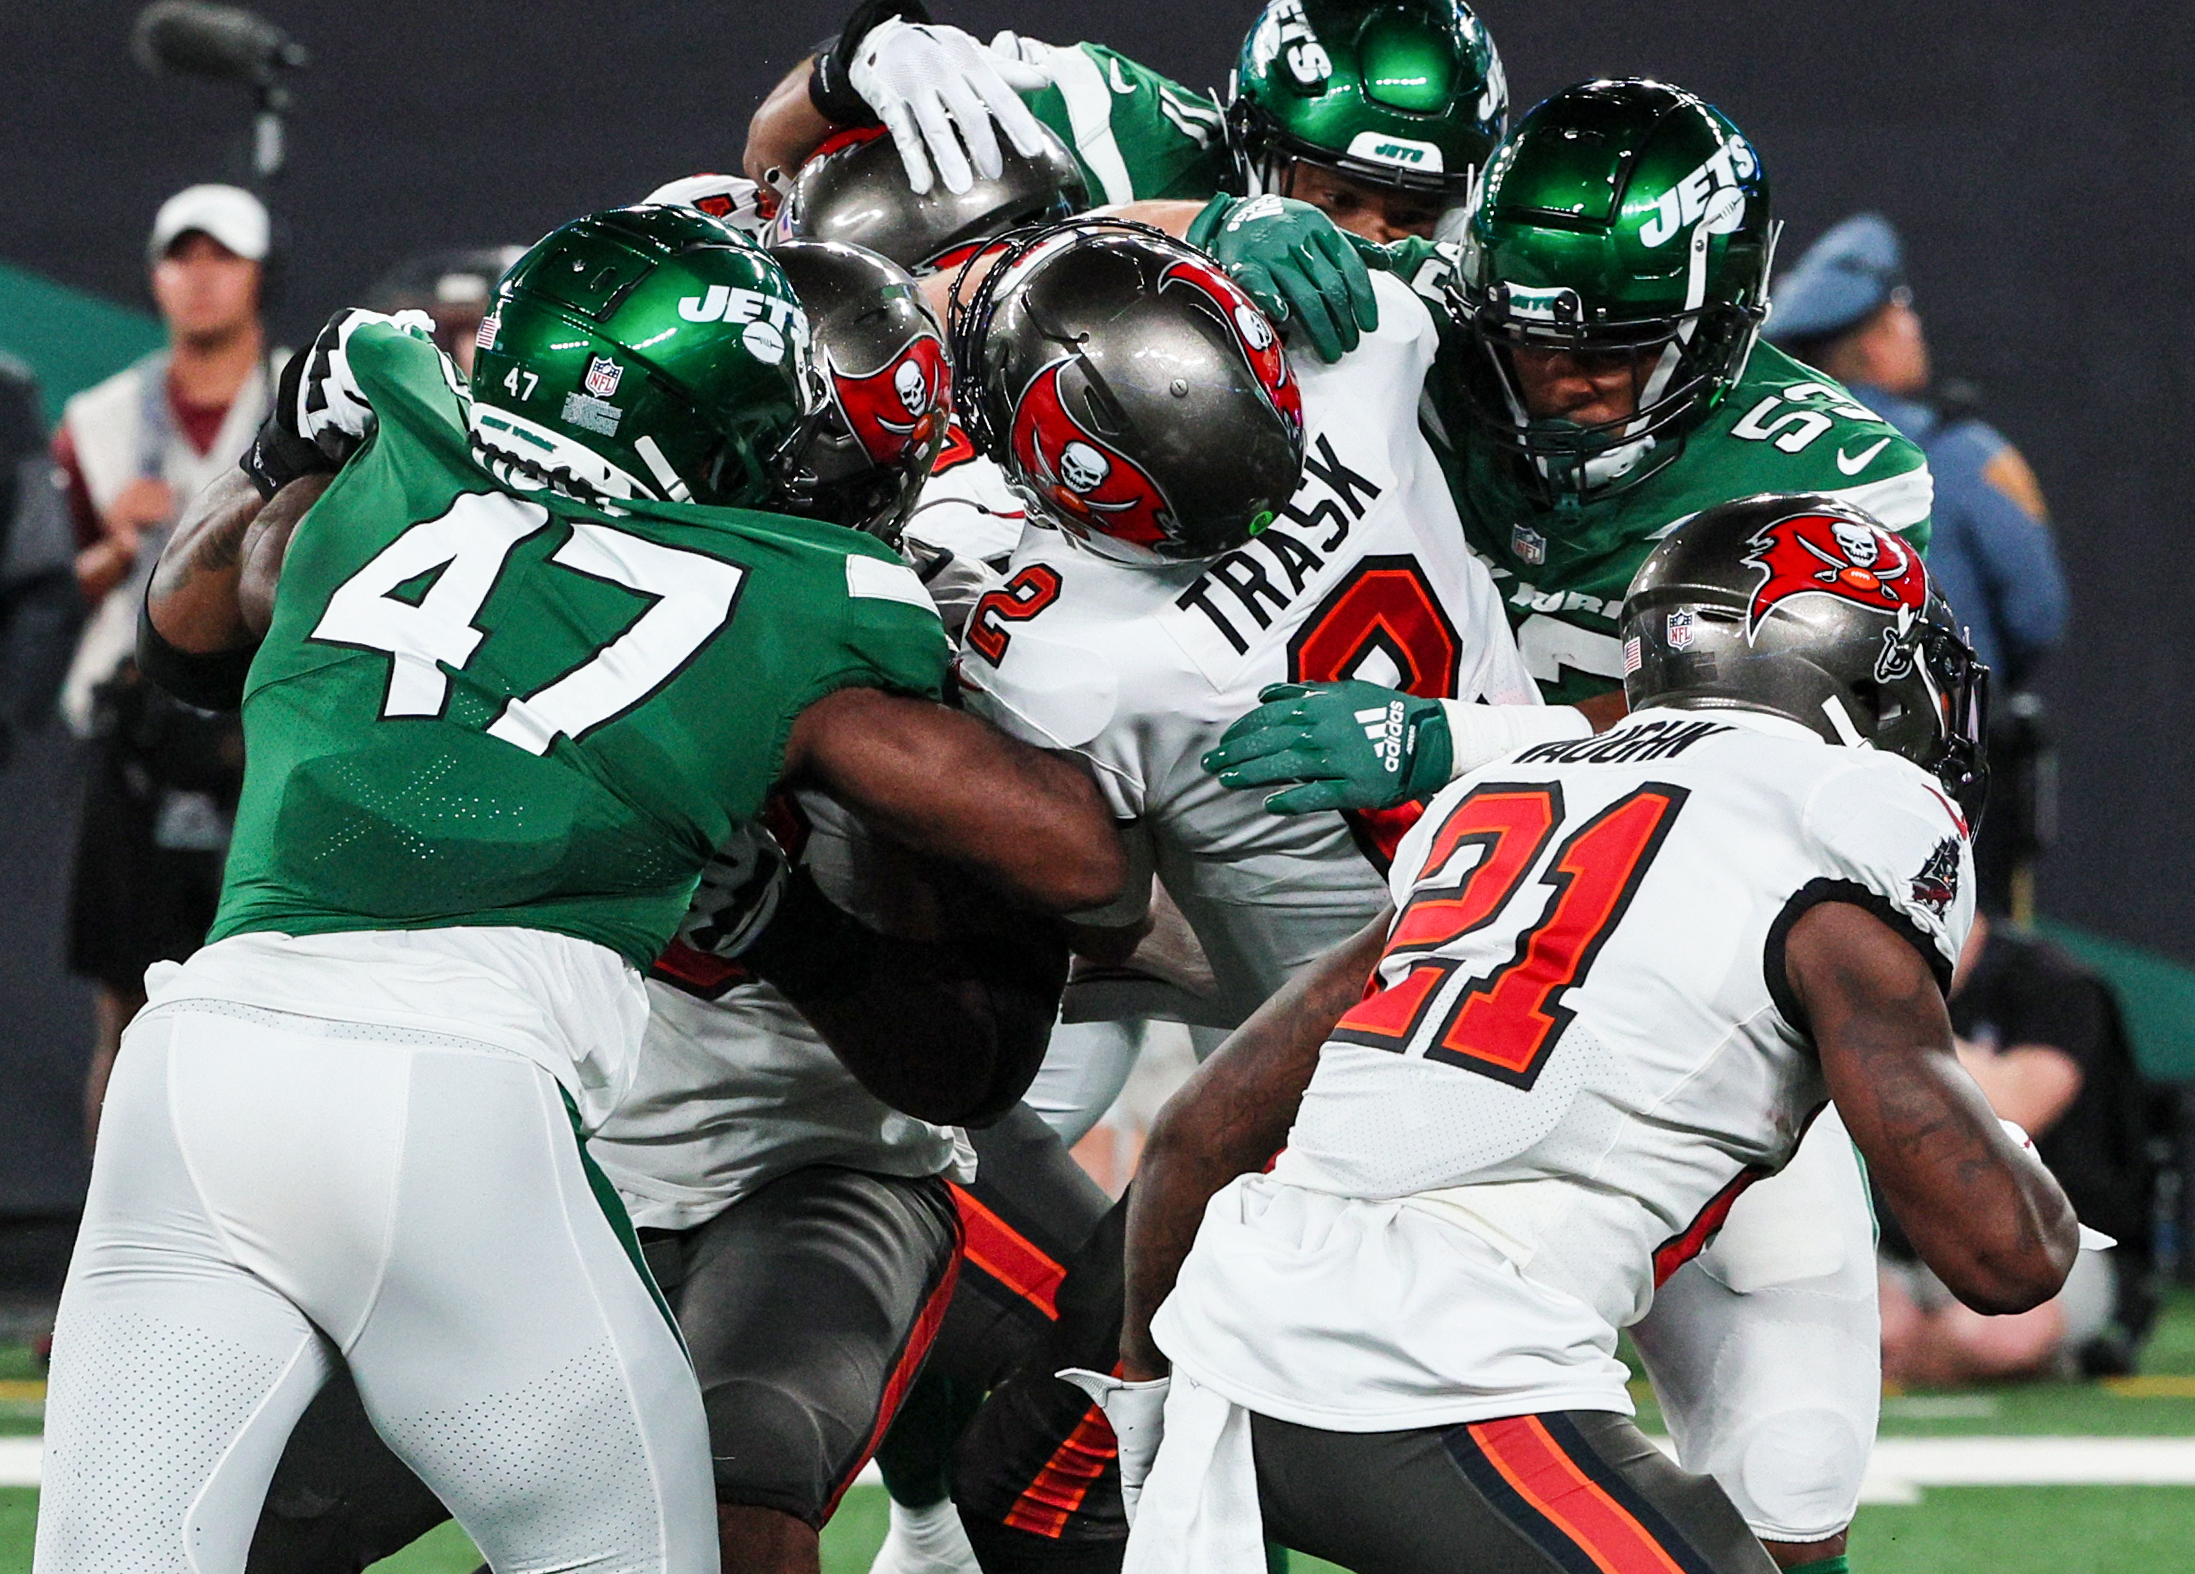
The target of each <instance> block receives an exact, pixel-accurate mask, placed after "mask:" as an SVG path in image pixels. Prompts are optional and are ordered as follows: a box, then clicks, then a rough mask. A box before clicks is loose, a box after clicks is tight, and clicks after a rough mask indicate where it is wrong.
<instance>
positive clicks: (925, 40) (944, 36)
mask: <svg viewBox="0 0 2195 1574" xmlns="http://www.w3.org/2000/svg"><path fill="white" fill-rule="evenodd" d="M846 81H847V84H848V85H849V86H851V87H852V88H853V90H854V91H855V92H856V93H859V94H860V95H861V96H862V98H863V99H864V100H866V101H867V103H868V105H869V107H870V108H871V109H873V110H875V111H876V116H877V119H879V120H881V121H883V122H884V125H885V127H886V129H888V130H889V131H890V132H891V133H892V140H893V141H894V142H896V143H897V144H898V145H899V157H900V161H901V162H902V163H904V164H905V165H906V166H907V183H908V184H909V185H910V186H911V187H913V188H914V191H915V194H916V195H917V196H920V195H922V194H923V193H924V192H926V191H928V190H929V189H930V181H931V175H930V163H931V160H933V159H934V160H936V162H937V173H938V174H939V175H941V176H943V177H944V180H945V189H946V190H947V191H950V192H955V193H958V192H963V191H966V190H967V189H968V188H969V187H970V186H972V185H974V184H975V176H976V174H977V173H980V174H981V175H982V176H983V178H984V179H986V180H995V179H996V178H997V177H998V173H999V171H1000V169H1001V168H1003V167H1004V166H1003V164H1002V161H1001V159H1000V155H999V151H998V137H997V134H996V133H994V132H993V131H992V129H991V122H992V121H993V120H994V119H995V120H996V121H997V122H998V123H999V124H1000V125H1001V126H1003V127H1005V128H1006V135H1007V136H1008V137H1009V138H1010V139H1011V140H1012V142H1013V144H1014V146H1015V147H1016V148H1018V149H1019V150H1020V151H1021V153H1022V154H1023V155H1024V156H1025V157H1031V158H1033V157H1035V156H1036V154H1037V153H1039V152H1040V151H1041V150H1042V149H1043V147H1044V131H1043V127H1042V126H1040V125H1039V124H1038V122H1037V117H1036V116H1034V115H1032V114H1030V113H1029V106H1028V105H1026V104H1024V103H1023V102H1022V101H1021V100H1020V99H1019V98H1018V97H1017V96H1016V94H1017V93H1021V92H1034V91H1035V90H1036V89H1038V88H1041V87H1044V86H1046V85H1047V83H1048V81H1049V79H1048V78H1047V77H1046V76H1045V75H1044V73H1043V72H1041V71H1039V70H1037V69H1036V68H1035V67H1033V66H1030V65H1028V64H1026V63H1024V62H1023V61H1021V60H1019V59H1018V58H1009V57H1007V56H1005V55H1003V54H994V53H992V52H991V51H990V50H988V49H985V48H984V47H983V46H982V45H981V44H979V43H977V42H976V41H975V40H974V39H973V38H971V37H969V36H968V35H967V34H966V33H964V32H962V31H961V30H960V29H959V28H957V27H945V26H942V25H939V24H937V23H930V22H909V21H907V20H906V19H905V18H903V17H896V16H895V17H891V18H889V19H888V20H886V21H883V22H879V23H878V24H877V25H876V26H875V27H873V28H871V29H870V30H869V32H868V34H867V35H866V36H865V37H863V39H862V40H861V44H860V46H859V47H858V48H857V49H856V50H855V51H854V58H853V61H852V63H851V64H849V65H848V67H847V68H846ZM956 130H957V134H956ZM963 141H965V142H966V143H967V148H966V150H965V151H963V149H962V147H961V143H962V142H963ZM971 154H972V155H973V156H974V158H975V168H974V170H973V171H971V170H970V168H969V165H968V159H969V156H970V155H971Z"/></svg>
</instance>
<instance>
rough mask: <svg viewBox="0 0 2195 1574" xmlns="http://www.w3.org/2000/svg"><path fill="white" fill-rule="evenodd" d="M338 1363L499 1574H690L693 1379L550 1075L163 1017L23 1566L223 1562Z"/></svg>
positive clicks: (94, 1202)
mask: <svg viewBox="0 0 2195 1574" xmlns="http://www.w3.org/2000/svg"><path fill="white" fill-rule="evenodd" d="M332 1352H340V1353H341V1355H342V1357H343V1358H344V1359H345V1360H347V1361H348V1362H349V1364H350V1367H351V1370H352V1372H353V1374H354V1375H355V1376H356V1378H357V1381H358V1388H359V1392H360V1394H361V1395H362V1396H363V1398H364V1400H365V1404H366V1409H367V1413H368V1414H369V1415H370V1416H371V1417H372V1419H373V1422H374V1425H375V1426H376V1427H377V1428H378V1429H379V1430H380V1432H381V1434H382V1435H383V1437H385V1438H386V1439H387V1440H388V1442H389V1443H390V1445H391V1446H392V1447H393V1448H394V1449H395V1450H396V1452H397V1453H398V1454H399V1455H401V1456H402V1457H403V1459H404V1460H405V1462H406V1463H407V1464H409V1465H410V1466H411V1467H412V1468H413V1469H414V1470H415V1471H417V1472H418V1473H419V1475H420V1476H421V1477H422V1478H423V1479H424V1480H425V1481H426V1482H427V1484H428V1485H429V1486H430V1487H432V1488H433V1489H434V1490H435V1492H436V1493H437V1494H438V1495H439V1496H440V1497H441V1498H442V1500H443V1502H445V1503H446V1504H448V1505H449V1507H450V1509H451V1511H452V1512H453V1513H454V1514H455V1516H456V1517H457V1519H458V1521H459V1522H460V1523H461V1524H462V1525H463V1526H464V1528H465V1530H466V1531H467V1532H468V1533H469V1534H470V1535H471V1536H472V1538H473V1540H474V1541H475V1543H477V1544H478V1546H479V1547H480V1550H481V1551H482V1552H483V1553H484V1554H485V1555H486V1556H487V1558H488V1560H489V1562H490V1563H491V1564H492V1565H493V1567H494V1568H495V1569H497V1570H498V1571H499V1574H519V1571H535V1570H549V1569H558V1570H565V1569H585V1570H588V1571H591V1574H613V1571H614V1574H628V1571H630V1574H643V1571H644V1574H715V1570H716V1568H717V1548H716V1507H715V1493H714V1490H713V1486H712V1482H711V1478H710V1465H709V1443H708V1434H707V1428H706V1425H705V1423H704V1421H703V1418H702V1410H701V1400H700V1395H699V1393H698V1391H697V1390H696V1388H695V1386H694V1379H693V1374H692V1371H691V1369H690V1367H689V1366H688V1365H687V1362H686V1359H685V1354H684V1351H683V1349H682V1348H681V1346H680V1344H679V1341H678V1337H677V1335H676V1334H675V1333H674V1332H673V1330H672V1328H671V1327H670V1325H669V1323H668V1321H667V1320H666V1318H665V1316H664V1314H663V1313H662V1312H661V1311H660V1310H659V1307H658V1303H657V1301H656V1299H655V1297H654V1293H653V1290H652V1288H651V1286H650V1285H649V1283H648V1282H647V1280H646V1279H645V1278H644V1277H643V1276H642V1275H641V1274H640V1273H639V1272H638V1271H637V1270H636V1267H635V1265H634V1263H633V1262H632V1260H631V1259H630V1258H629V1257H628V1255H627V1253H626V1251H625V1248H624V1245H623V1243H622V1242H621V1240H620V1238H619V1235H618V1232H617V1229H616V1227H615V1226H614V1225H613V1224H612V1222H611V1219H610V1216H609V1215H608V1214H606V1213H605V1211H604V1209H603V1206H602V1205H601V1203H600V1202H598V1201H597V1198H596V1195H595V1193H594V1191H593V1189H592V1187H591V1186H590V1183H589V1178H588V1175H587V1173H586V1170H585V1168H584V1167H583V1165H582V1163H581V1158H580V1150H579V1146H578V1142H577V1140H576V1138H575V1137H574V1134H573V1131H572V1127H571V1125H570V1122H569V1119H568V1117H567V1115H566V1112H565V1108H564V1105H563V1102H562V1099H561V1096H560V1094H559V1092H558V1089H557V1086H556V1083H555V1081H554V1080H553V1079H552V1078H551V1077H550V1076H549V1075H548V1073H547V1072H545V1071H543V1070H542V1069H541V1068H540V1067H538V1066H536V1065H534V1064H533V1063H532V1062H531V1061H529V1060H526V1059H523V1058H521V1057H519V1056H517V1055H514V1054H507V1053H504V1052H501V1051H498V1050H493V1049H485V1048H482V1047H481V1046H478V1045H475V1044H471V1043H468V1042H467V1041H465V1040H462V1039H456V1038H445V1037H443V1036H441V1035H439V1034H429V1033H422V1032H415V1031H410V1030H405V1029H398V1028H388V1027H368V1026H363V1025H357V1024H348V1023H341V1022H331V1021H326V1020H323V1019H319V1018H313V1017H302V1016H293V1015H289V1014H287V1013H279V1012H271V1011H261V1010H257V1009H254V1008H249V1007H237V1006H223V1005H218V1004H214V1003H211V1002H192V1003H191V1004H190V1005H189V1006H188V1007H181V1006H178V1007H169V1008H166V1009H163V1010H158V1011H155V1012H153V1013H151V1014H149V1015H148V1016H147V1017H144V1018H141V1019H140V1020H139V1022H138V1023H137V1024H136V1025H135V1026H133V1027H132V1028H131V1030H130V1032H129V1034H128V1036H127V1037H126V1038H125V1040H124V1042H123V1046H122V1052H121V1056H120V1059H119V1061H118V1063H117V1065H116V1068H115V1073H114V1080H113V1083H112V1085H111V1086H110V1087H109V1089H108V1092H107V1102H106V1110H105V1115H104V1117H103V1120H102V1124H101V1130H100V1143H99V1153H98V1160H97V1163H96V1164H95V1166H94V1168H93V1172H92V1182H91V1193H90V1197H89V1199H88V1201H87V1202H86V1205H85V1210H84V1222H83V1227H82V1231H81V1233H80V1235H79V1236H78V1240H77V1246H76V1255H75V1258H74V1260H73V1261H72V1262H71V1264H70V1268H69V1279H68V1285H67V1288H66V1290H65V1291H64V1293H63V1296H62V1300H61V1313H60V1321H59V1324H58V1326H57V1328H56V1330H55V1334H54V1362H53V1375H52V1383H51V1389H50V1397H49V1402H48V1410H47V1423H46V1426H47V1430H46V1456H45V1458H46V1464H45V1470H46V1482H45V1490H44V1495H43V1499H42V1502H41V1505H40V1513H39V1519H38V1551H37V1561H36V1569H37V1571H38V1574H108V1571H112V1570H116V1569H130V1570H133V1571H137V1574H167V1571H175V1574H213V1571H221V1574H230V1571H240V1570H241V1569H242V1568H243V1567H244V1560H245V1554H246V1552H247V1550H248V1549H249V1546H250V1543H251V1536H252V1530H253V1526H254V1525H255V1524H256V1522H257V1520H258V1516H259V1510H260V1505H261V1501H262V1499H263V1498H264V1497H265V1495H266V1489H267V1482H268V1479H269V1477H270V1476H271V1475H272V1473H273V1470H274V1466H275V1462H276V1460H277V1459H278V1458H279V1457H280V1455H281V1452H282V1447H283V1444H284V1442H285V1440H286V1439H287V1438H288V1436H289V1432H290V1429H291V1427H292V1426H293V1425H294V1424H295V1423H296V1420H297V1417H298V1416H299V1414H300V1413H302V1412H303V1410H304V1408H305V1405H306V1403H307V1401H308V1400H310V1399H311V1398H312V1396H313V1394H314V1392H315V1391H316V1390H317V1389H318V1388H319V1386H320V1384H321V1381H322V1379H323V1377H324V1375H325V1374H326V1372H327V1370H328V1363H329V1361H330V1359H331V1353H332Z"/></svg>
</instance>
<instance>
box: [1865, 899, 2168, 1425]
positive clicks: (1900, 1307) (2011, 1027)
mask: <svg viewBox="0 0 2195 1574" xmlns="http://www.w3.org/2000/svg"><path fill="white" fill-rule="evenodd" d="M1950 1004H1951V1027H1952V1031H1953V1032H1954V1033H1955V1034H1956V1035H1957V1040H1958V1046H1959V1061H1960V1063H1961V1064H1962V1065H1964V1066H1965V1067H1966V1070H1967V1073H1968V1074H1969V1075H1970V1076H1972V1077H1973V1079H1974V1080H1975V1082H1976V1083H1977V1084H1979V1085H1980V1087H1981V1090H1982V1093H1983V1095H1984V1096H1985V1097H1986V1098H1988V1100H1989V1107H1990V1108H1991V1109H1993V1110H1995V1111H1996V1112H1997V1115H1998V1117H1999V1118H2000V1119H2002V1120H2009V1121H2011V1122H2012V1123H2013V1124H2015V1125H2017V1126H2019V1127H2021V1128H2022V1129H2024V1130H2025V1131H2026V1132H2027V1133H2028V1135H2029V1136H2030V1137H2032V1138H2033V1139H2034V1141H2035V1151H2036V1152H2037V1154H2038V1155H2040V1156H2041V1158H2042V1161H2043V1164H2044V1165H2045V1166H2046V1167H2047V1168H2048V1169H2049V1171H2050V1173H2051V1174H2052V1175H2054V1176H2056V1177H2057V1180H2058V1184H2059V1185H2061V1186H2063V1187H2064V1188H2065V1192H2066V1196H2067V1197H2068V1198H2070V1199H2071V1200H2072V1203H2073V1210H2074V1212H2075V1213H2076V1214H2077V1215H2078V1216H2079V1217H2080V1220H2081V1222H2082V1223H2083V1224H2086V1225H2089V1226H2091V1227H2093V1228H2095V1229H2099V1230H2102V1231H2103V1232H2104V1233H2105V1234H2106V1235H2109V1236H2112V1237H2113V1238H2114V1239H2116V1240H2117V1242H2118V1245H2117V1246H2116V1247H2115V1248H2114V1249H2113V1250H2111V1251H2107V1252H2082V1253H2081V1254H2080V1257H2079V1259H2078V1260H2077V1261H2076V1262H2075V1263H2074V1265H2073V1272H2072V1276H2071V1277H2070V1278H2068V1279H2067V1280H2066V1282H2065V1288H2064V1289H2063V1290H2061V1291H2060V1292H2059V1293H2058V1294H2057V1295H2056V1296H2055V1297H2053V1298H2052V1299H2051V1300H2049V1301H2046V1302H2044V1303H2043V1304H2042V1305H2041V1306H2038V1307H2036V1308H2035V1309H2034V1310H2033V1311H2029V1312H2022V1313H2020V1314H2018V1315H2017V1316H2013V1317H1984V1316H1982V1315H1980V1314H1979V1313H1977V1312H1973V1311H1969V1310H1968V1309H1967V1308H1966V1307H1963V1306H1961V1305H1959V1304H1958V1302H1956V1301H1954V1300H1952V1299H1951V1297H1950V1295H1949V1294H1948V1292H1946V1291H1945V1290H1944V1288H1943V1286H1942V1285H1941V1284H1939V1283H1937V1282H1936V1279H1935V1276H1934V1275H1932V1274H1931V1273H1929V1271H1928V1270H1927V1269H1926V1268H1925V1267H1923V1266H1922V1265H1921V1264H1920V1262H1919V1260H1918V1259H1917V1258H1916V1257H1915V1256H1914V1254H1913V1249H1912V1247H1911V1246H1910V1245H1909V1244H1907V1242H1906V1239H1905V1236H1904V1233H1903V1232H1902V1231H1901V1230H1899V1228H1898V1227H1897V1222H1896V1220H1895V1219H1894V1218H1893V1217H1892V1216H1891V1215H1890V1214H1889V1213H1887V1212H1886V1211H1885V1210H1884V1209H1883V1207H1882V1205H1881V1199H1880V1197H1878V1198H1877V1202H1876V1214H1877V1217H1878V1218H1880V1219H1881V1221H1882V1253H1881V1288H1882V1319H1883V1376H1884V1377H1885V1378H1886V1379H1888V1380H1889V1381H1892V1382H1897V1383H1903V1384H1905V1385H1906V1386H1908V1387H1913V1388H1955V1387H1959V1386H1961V1385H1964V1384H1967V1383H1976V1382H1987V1381H1992V1380H2004V1379H2008V1378H2023V1377H2051V1376H2059V1377H2072V1376H2088V1377H2097V1376H2109V1375H2114V1374H2117V1373H2122V1372H2131V1371H2132V1370H2134V1358H2135V1355H2136V1353H2137V1352H2138V1351H2139V1350H2140V1348H2141V1344H2142V1341H2143V1340H2144V1339H2146V1338H2147V1337H2148V1334H2149V1329H2150V1326H2151V1324H2152V1323H2153V1322H2154V1321H2155V1320H2156V1315H2157V1289H2156V1285H2155V1282H2154V1279H2153V1276H2152V1271H2151V1269H2152V1254H2151V1250H2150V1238H2149V1232H2150V1211H2151V1206H2152V1201H2153V1198H2152V1192H2153V1190H2154V1187H2155V1185H2156V1171H2155V1166H2154V1165H2153V1163H2152V1162H2151V1160H2150V1158H2149V1152H2148V1118H2147V1113H2146V1109H2147V1106H2146V1101H2145V1098H2144V1092H2143V1086H2142V1079H2141V1073H2140V1072H2139V1071H2137V1070H2136V1069H2135V1065H2134V1056H2133V1052H2132V1051H2131V1049H2130V1048H2129V1046H2128V1044H2127V1038H2126V1030H2125V1028H2124V1026H2123V1025H2122V1024H2121V1022H2120V1018H2119V1005H2118V1001H2117V999H2116V998H2115V997H2114V996H2113V995H2112V993H2111V988H2110V986H2109V985H2107V984H2106V983H2104V981H2103V980H2102V979H2100V978H2098V977H2097V976H2096V975H2095V974H2093V973H2091V972H2089V971H2088V970H2087V969H2086V968H2084V967H2082V966H2081V965H2080V964H2079V963H2077V962H2075V961H2074V960H2073V959H2072V958H2070V957H2068V956H2067V955H2066V954H2065V953H2064V952H2062V951H2060V950H2059V949H2058V948H2057V947H2056V946H2053V945H2050V944H2049V943H2047V942H2045V941H2042V940H2038V939H2036V938H2034V937H2033V936H2031V935H2026V934H2022V933H2020V932H2019V931H2018V930H2016V929H2013V928H2011V927H2010V926H2009V925H2006V924H2003V923H2001V922H1993V921H1991V920H1990V919H1989V918H1988V917H1987V916H1986V915H1984V914H1980V913H1977V914H1976V915H1975V917H1974V928H1973V931H1972V932H1971V933H1970V934H1969V935H1968V937H1967V942H1966V946H1965V949H1964V950H1962V951H1961V952H1960V954H1959V965H1958V968H1957V970H1956V972H1954V974H1953V975H1952V980H1951V1002H1950Z"/></svg>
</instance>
